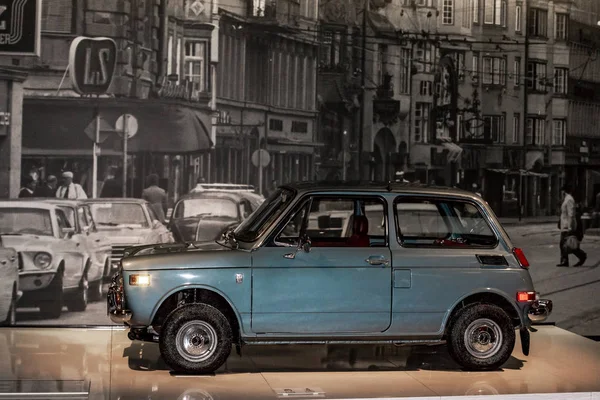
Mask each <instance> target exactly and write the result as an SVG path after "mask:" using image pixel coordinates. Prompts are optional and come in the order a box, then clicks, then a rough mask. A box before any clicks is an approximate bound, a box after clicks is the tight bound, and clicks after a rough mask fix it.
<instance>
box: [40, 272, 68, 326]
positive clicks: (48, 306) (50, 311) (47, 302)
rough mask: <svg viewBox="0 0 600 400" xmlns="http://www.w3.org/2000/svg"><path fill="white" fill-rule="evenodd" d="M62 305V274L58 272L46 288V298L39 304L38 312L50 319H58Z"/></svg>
mask: <svg viewBox="0 0 600 400" xmlns="http://www.w3.org/2000/svg"><path fill="white" fill-rule="evenodd" d="M63 304H64V293H63V273H62V271H59V272H57V273H56V275H55V276H54V279H52V282H50V285H48V288H46V296H45V299H44V300H43V303H42V304H40V312H41V313H42V314H44V316H47V317H48V318H50V319H57V318H60V316H61V314H62V309H63Z"/></svg>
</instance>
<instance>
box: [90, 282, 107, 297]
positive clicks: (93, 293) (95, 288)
mask: <svg viewBox="0 0 600 400" xmlns="http://www.w3.org/2000/svg"><path fill="white" fill-rule="evenodd" d="M103 284H104V281H103V279H102V278H101V279H100V280H99V281H96V282H92V283H90V293H89V294H90V300H91V301H101V300H102V298H103V297H104V291H103V290H104V289H103V287H102V285H103Z"/></svg>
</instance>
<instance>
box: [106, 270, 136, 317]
mask: <svg viewBox="0 0 600 400" xmlns="http://www.w3.org/2000/svg"><path fill="white" fill-rule="evenodd" d="M106 302H107V304H106V311H107V314H108V316H109V317H110V320H111V321H112V322H114V323H115V324H127V323H128V322H129V321H130V320H131V317H132V315H133V314H132V312H131V311H130V310H127V309H126V304H125V292H124V290H123V277H122V275H121V274H120V272H117V273H116V274H115V275H114V276H113V278H112V281H111V283H110V286H109V288H108V295H107V296H106Z"/></svg>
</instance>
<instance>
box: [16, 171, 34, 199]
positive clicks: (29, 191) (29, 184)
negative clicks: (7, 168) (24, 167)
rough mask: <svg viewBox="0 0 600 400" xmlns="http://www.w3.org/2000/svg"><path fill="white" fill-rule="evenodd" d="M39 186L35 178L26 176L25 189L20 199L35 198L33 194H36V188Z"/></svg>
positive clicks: (23, 188) (21, 192)
mask: <svg viewBox="0 0 600 400" xmlns="http://www.w3.org/2000/svg"><path fill="white" fill-rule="evenodd" d="M36 186H37V183H36V181H35V179H34V178H33V176H31V175H26V176H25V178H23V187H22V188H21V191H20V192H19V198H20V199H22V198H26V197H34V196H33V194H34V193H35V187H36Z"/></svg>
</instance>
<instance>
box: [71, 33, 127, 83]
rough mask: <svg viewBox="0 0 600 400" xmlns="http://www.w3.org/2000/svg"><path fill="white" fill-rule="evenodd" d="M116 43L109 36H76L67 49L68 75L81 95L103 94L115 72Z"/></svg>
mask: <svg viewBox="0 0 600 400" xmlns="http://www.w3.org/2000/svg"><path fill="white" fill-rule="evenodd" d="M116 63H117V44H116V43H115V41H114V40H112V39H110V38H104V37H100V38H88V37H83V36H81V37H78V38H76V39H75V40H73V43H71V49H70V51H69V75H71V82H72V83H73V89H74V90H75V91H76V92H77V93H79V94H81V95H90V94H96V95H99V94H104V93H106V92H107V91H108V88H109V87H110V84H111V83H112V79H113V76H114V74H115V67H116Z"/></svg>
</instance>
